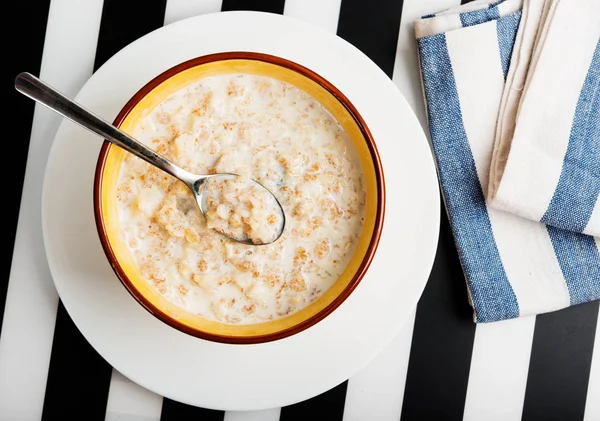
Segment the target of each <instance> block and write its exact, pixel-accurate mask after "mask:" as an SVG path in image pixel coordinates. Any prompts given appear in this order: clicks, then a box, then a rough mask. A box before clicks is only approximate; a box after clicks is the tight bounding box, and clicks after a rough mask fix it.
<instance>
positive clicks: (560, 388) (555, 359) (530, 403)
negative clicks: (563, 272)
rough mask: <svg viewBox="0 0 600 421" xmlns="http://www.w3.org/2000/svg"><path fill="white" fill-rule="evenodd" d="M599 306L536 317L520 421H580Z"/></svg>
mask: <svg viewBox="0 0 600 421" xmlns="http://www.w3.org/2000/svg"><path fill="white" fill-rule="evenodd" d="M599 304H600V303H598V302H597V301H596V302H591V303H586V304H580V305H577V306H573V307H569V308H566V309H564V310H561V311H557V312H553V313H547V314H540V315H538V316H536V319H535V331H534V334H533V344H532V348H531V360H530V362H529V373H528V375H527V387H526V389H525V402H524V403H523V417H522V420H523V421H533V420H545V421H552V420H557V421H559V420H560V421H562V420H569V421H571V420H583V415H584V410H585V402H586V397H587V389H588V381H589V377H590V367H591V364H592V353H593V348H594V337H595V332H596V323H597V322H598V307H599ZM596 352H600V350H598V351H596ZM593 399H600V396H596V397H593Z"/></svg>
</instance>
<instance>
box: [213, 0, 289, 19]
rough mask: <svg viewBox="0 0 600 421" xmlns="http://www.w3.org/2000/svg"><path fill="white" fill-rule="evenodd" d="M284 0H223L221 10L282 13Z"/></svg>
mask: <svg viewBox="0 0 600 421" xmlns="http://www.w3.org/2000/svg"><path fill="white" fill-rule="evenodd" d="M284 5H285V0H223V4H222V6H221V11H223V12H229V11H232V10H252V11H255V12H271V13H279V14H280V15H281V14H283V7H284Z"/></svg>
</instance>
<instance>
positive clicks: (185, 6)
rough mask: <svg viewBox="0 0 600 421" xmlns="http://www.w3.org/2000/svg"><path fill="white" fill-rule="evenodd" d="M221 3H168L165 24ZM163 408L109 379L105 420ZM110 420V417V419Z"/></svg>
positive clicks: (122, 381) (158, 400) (146, 415)
mask: <svg viewBox="0 0 600 421" xmlns="http://www.w3.org/2000/svg"><path fill="white" fill-rule="evenodd" d="M221 3H222V0H204V1H201V2H199V1H195V0H169V1H168V2H167V5H166V8H165V19H164V24H165V25H168V24H170V23H173V22H176V21H178V20H181V19H186V18H189V17H192V16H196V15H200V14H206V13H217V12H219V11H220V10H221ZM161 409H162V397H161V396H159V395H156V394H154V393H152V392H150V391H148V390H146V389H144V388H142V387H141V386H139V385H137V384H135V383H133V382H131V381H130V380H129V379H127V378H125V377H123V376H122V375H121V374H120V373H119V372H117V371H116V370H113V375H112V377H111V379H110V390H109V401H108V406H107V421H108V420H109V419H110V420H113V419H115V420H116V419H121V418H119V417H121V416H123V415H122V414H126V416H127V417H132V420H135V421H137V420H138V419H139V420H140V421H142V420H143V421H146V420H148V421H149V420H150V419H159V418H160V413H161ZM109 417H111V418H109Z"/></svg>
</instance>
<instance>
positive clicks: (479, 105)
mask: <svg viewBox="0 0 600 421" xmlns="http://www.w3.org/2000/svg"><path fill="white" fill-rule="evenodd" d="M446 42H447V44H448V53H449V54H450V59H451V61H452V68H453V69H454V78H455V80H456V88H457V90H458V98H459V101H460V110H461V112H462V115H463V123H464V126H465V131H466V133H467V138H468V139H469V144H470V146H471V152H472V153H473V158H474V159H475V166H476V167H477V175H478V177H479V181H480V183H481V187H482V189H483V195H484V196H485V195H486V189H487V184H488V176H489V174H488V173H489V169H490V158H491V156H492V147H493V145H494V133H495V130H496V118H497V116H498V109H499V108H500V100H501V98H502V90H503V89H504V74H503V73H502V66H501V64H500V63H501V61H500V50H499V49H498V48H497V45H498V32H497V30H496V22H495V21H492V22H487V23H485V24H481V25H476V26H471V27H468V28H463V29H459V30H457V31H450V32H447V33H446Z"/></svg>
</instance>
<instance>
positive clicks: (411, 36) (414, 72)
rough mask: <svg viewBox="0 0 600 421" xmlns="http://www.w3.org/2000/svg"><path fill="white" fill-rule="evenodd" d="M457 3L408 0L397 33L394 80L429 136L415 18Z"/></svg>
mask: <svg viewBox="0 0 600 421" xmlns="http://www.w3.org/2000/svg"><path fill="white" fill-rule="evenodd" d="M457 5H460V0H430V1H426V2H425V1H420V0H405V1H404V6H403V7H402V20H401V21H400V34H399V36H398V48H397V50H396V61H395V63H394V73H393V77H392V80H393V81H394V83H395V84H396V86H397V87H398V89H400V92H402V94H403V95H404V98H406V101H407V102H408V104H409V105H410V106H411V107H412V109H413V111H414V112H415V114H416V115H417V117H418V119H419V121H420V122H421V126H422V127H423V129H424V131H425V133H426V134H427V135H428V136H429V129H428V128H427V117H426V115H425V104H424V101H423V90H422V88H421V75H420V72H419V62H418V60H417V43H416V42H415V28H414V25H413V22H414V21H415V20H417V19H419V18H420V17H421V16H425V15H428V14H431V13H435V12H437V11H440V10H445V9H448V8H451V7H453V6H457Z"/></svg>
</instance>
